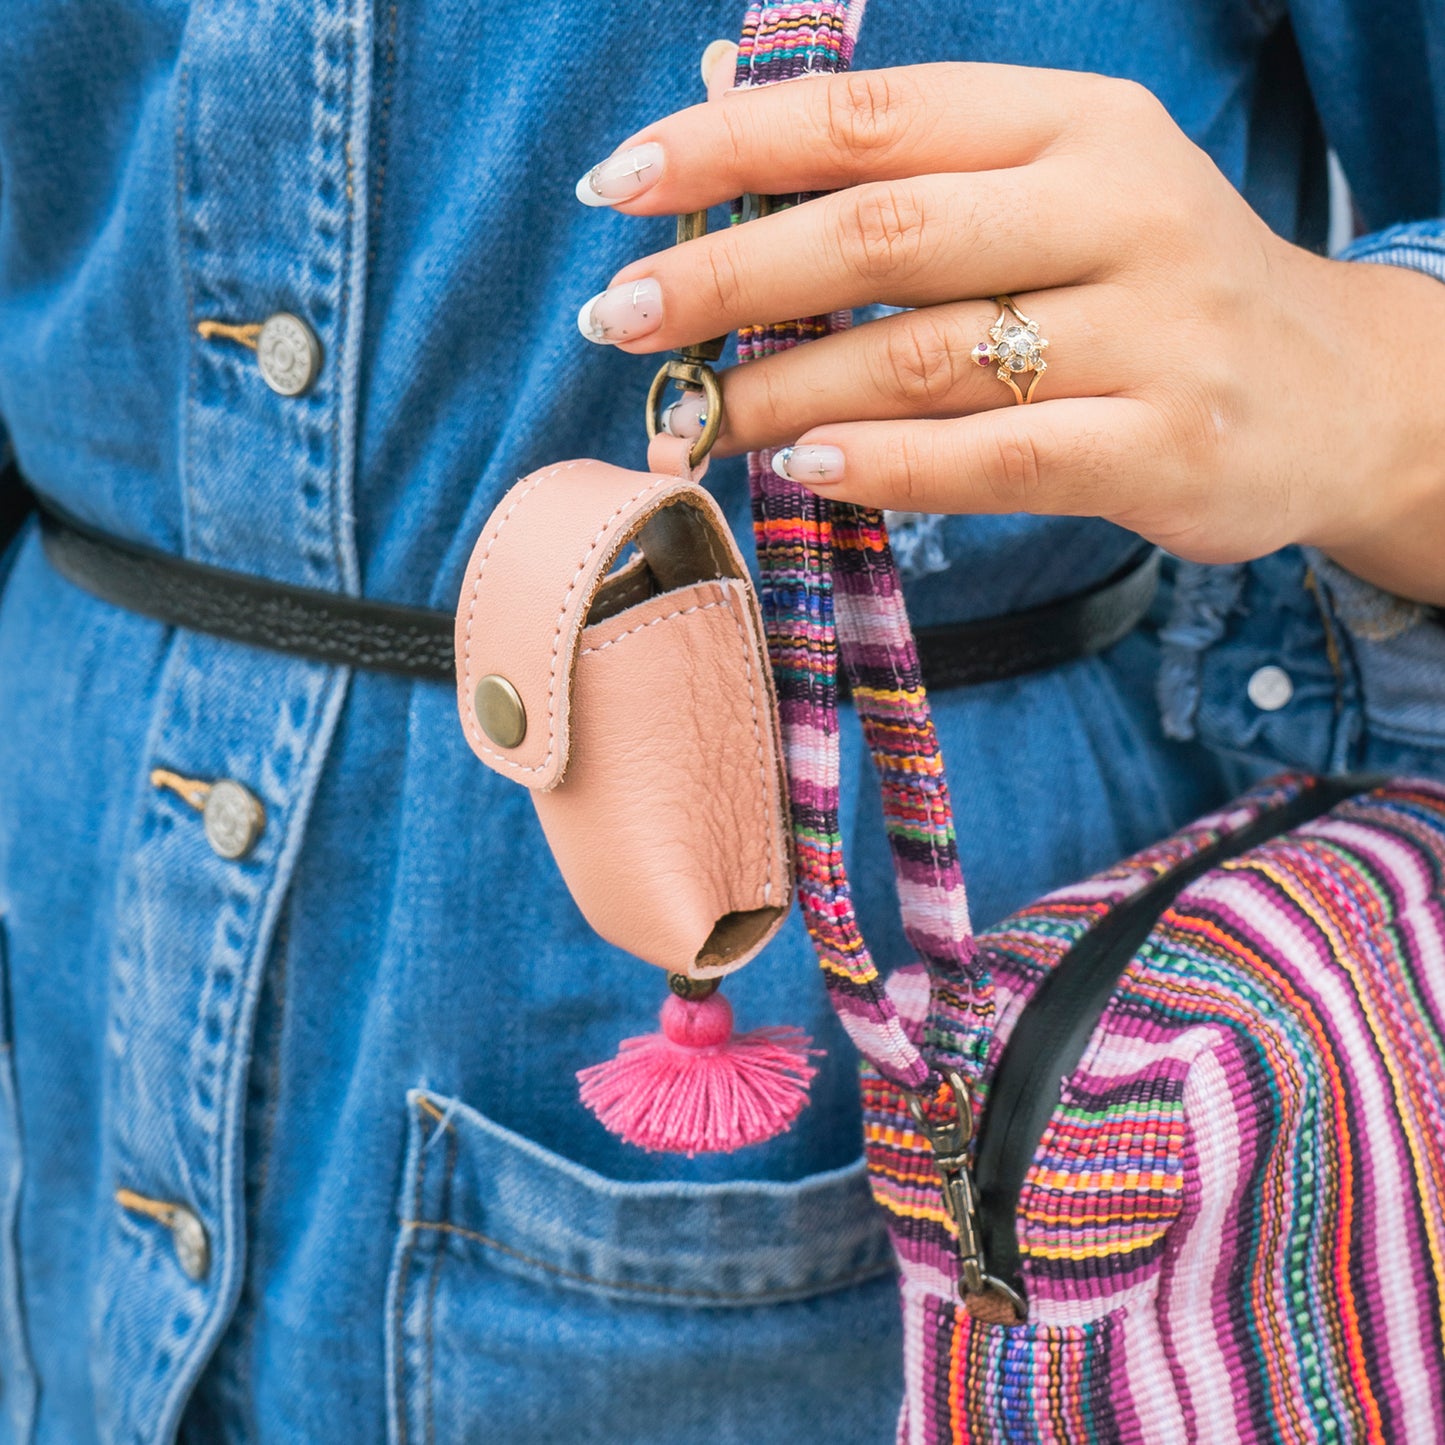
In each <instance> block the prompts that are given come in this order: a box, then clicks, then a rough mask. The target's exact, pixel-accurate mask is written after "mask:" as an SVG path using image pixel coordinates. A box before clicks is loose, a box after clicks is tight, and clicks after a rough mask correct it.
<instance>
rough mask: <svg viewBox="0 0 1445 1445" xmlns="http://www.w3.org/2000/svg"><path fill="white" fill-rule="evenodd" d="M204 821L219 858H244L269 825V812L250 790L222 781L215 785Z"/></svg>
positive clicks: (205, 809) (231, 782)
mask: <svg viewBox="0 0 1445 1445" xmlns="http://www.w3.org/2000/svg"><path fill="white" fill-rule="evenodd" d="M201 819H202V822H203V824H204V826H205V829H206V841H207V842H208V843H209V844H210V845H211V847H212V849H213V850H214V851H215V852H216V854H217V855H218V856H219V857H222V858H233V859H234V858H244V857H245V856H246V854H247V853H249V852H250V851H251V849H252V848H254V847H255V846H256V839H257V838H259V837H260V836H261V832H262V830H263V829H264V828H265V826H266V809H265V808H264V807H263V806H262V804H261V800H260V799H259V798H258V797H257V796H256V795H255V794H254V793H253V792H252V791H251V790H250V789H249V788H246V787H243V786H242V785H241V784H240V783H238V782H236V781H235V780H234V779H232V778H222V779H221V780H220V781H219V782H215V783H212V784H211V787H210V791H209V792H208V793H207V794H206V802H205V806H204V808H203V809H202V812H201Z"/></svg>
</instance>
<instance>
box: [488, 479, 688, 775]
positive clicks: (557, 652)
mask: <svg viewBox="0 0 1445 1445" xmlns="http://www.w3.org/2000/svg"><path fill="white" fill-rule="evenodd" d="M578 465H580V463H578V462H561V463H559V464H558V465H557V466H555V467H550V468H548V470H547V471H545V472H540V473H538V474H537V475H536V476H535V477H534V478H532V483H531V485H530V486H528V487H526V488H524V489H523V490H522V491H521V492H520V493H519V495H518V496H517V497H516V499H515V500H514V501H513V503H512V505H511V506H510V507H508V508H507V511H506V513H505V514H504V515H503V517H502V520H501V521H500V522H499V523H498V524H497V530H496V531H495V532H494V533H493V534H492V537H491V540H490V541H489V542H488V543H487V546H486V550H485V551H484V552H483V553H482V557H481V560H480V561H479V562H478V563H477V574H476V578H475V580H474V581H473V583H472V600H471V603H470V605H469V606H468V608H467V628H466V644H465V646H464V649H463V656H464V665H463V675H464V677H465V690H466V696H465V697H463V699H462V703H463V710H464V714H465V715H466V727H467V732H468V733H469V734H470V736H471V737H472V739H473V741H474V742H475V743H476V745H477V747H478V749H479V750H480V751H481V752H483V753H485V754H486V756H487V757H488V758H490V759H492V761H493V762H495V763H496V764H497V766H498V767H500V768H502V769H504V770H505V771H507V772H509V773H513V774H527V773H540V772H545V771H546V769H547V768H548V767H550V766H551V763H552V759H553V758H554V757H555V756H556V755H557V673H558V663H559V661H560V660H561V651H562V638H563V625H564V624H565V622H566V621H567V609H568V606H569V604H570V603H571V600H572V594H573V593H574V592H575V591H576V590H577V584H578V583H579V582H580V581H581V580H582V578H583V576H584V575H585V574H586V571H587V568H588V564H589V563H590V562H591V560H592V558H593V557H594V556H595V555H596V553H597V549H598V548H599V547H601V546H602V544H603V543H604V542H605V541H606V540H607V538H608V537H609V535H610V534H611V532H612V528H613V524H614V523H615V522H616V521H617V519H618V518H619V517H621V516H623V515H625V514H626V513H627V511H628V510H629V509H630V508H632V507H635V506H636V505H637V503H638V502H640V501H641V500H642V499H643V498H644V497H645V496H646V495H647V494H648V493H649V492H654V491H659V490H661V489H663V488H666V487H672V486H676V485H677V479H676V478H675V477H659V476H652V477H649V478H648V484H647V485H646V486H645V487H643V488H642V489H641V490H640V491H638V492H635V493H634V494H633V495H632V496H630V497H629V498H628V499H627V500H626V501H625V502H623V503H622V504H621V505H620V506H619V507H618V508H617V510H616V511H614V512H613V513H612V515H611V516H610V517H608V519H607V520H606V521H605V522H604V523H603V524H602V526H601V527H600V528H599V529H598V531H597V534H596V536H594V537H593V538H592V541H591V544H590V545H589V546H588V548H587V551H586V553H585V554H584V555H583V557H582V560H581V562H580V563H579V564H578V567H577V571H576V572H575V573H574V574H573V576H572V581H571V582H570V583H569V584H568V587H567V591H566V593H565V594H564V596H563V598H562V606H561V609H560V610H559V611H558V613H557V626H556V629H555V631H554V632H553V634H552V662H551V669H550V672H549V675H548V680H547V751H546V754H545V755H544V756H543V758H542V761H541V762H540V763H534V764H530V765H528V764H524V763H517V762H513V761H512V759H511V758H508V757H504V756H503V755H502V754H501V753H499V752H497V751H496V750H495V749H494V748H491V747H489V746H488V745H487V742H486V740H485V735H484V734H483V733H482V731H481V729H480V728H478V727H477V726H476V723H475V721H474V719H473V718H472V717H471V715H470V710H469V709H468V708H467V707H466V704H467V702H468V700H469V699H470V697H471V692H472V687H473V682H472V628H473V624H474V622H475V619H476V612H477V602H478V600H479V594H480V592H481V586H482V577H483V575H484V573H485V571H486V566H487V560H488V558H489V557H490V556H491V555H492V549H493V548H494V547H495V546H496V545H497V540H498V538H500V537H501V535H502V531H503V529H504V528H505V527H506V525H507V523H508V522H510V521H511V519H512V516H513V514H514V513H515V512H516V510H517V508H518V507H520V506H521V505H522V503H523V502H524V501H525V500H526V499H527V498H528V497H529V496H531V495H532V493H533V492H535V491H536V490H537V488H538V487H539V486H541V485H542V483H543V482H545V481H548V480H550V479H551V478H552V477H555V476H556V475H557V474H558V473H559V472H565V471H570V470H571V469H572V468H573V467H575V466H578Z"/></svg>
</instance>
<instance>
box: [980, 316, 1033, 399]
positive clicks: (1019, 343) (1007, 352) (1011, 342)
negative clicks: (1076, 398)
mask: <svg viewBox="0 0 1445 1445" xmlns="http://www.w3.org/2000/svg"><path fill="white" fill-rule="evenodd" d="M993 299H994V302H995V304H996V305H997V306H998V320H997V321H995V322H994V323H993V325H992V326H990V327H989V328H988V334H989V338H990V339H989V340H987V341H980V342H979V343H978V345H977V346H975V347H974V348H973V359H974V360H975V361H976V362H977V363H978V364H979V365H980V366H992V365H994V364H995V363H997V364H998V370H997V371H996V372H995V373H994V375H995V376H996V377H998V379H999V380H1000V381H1001V382H1003V383H1004V384H1005V385H1006V386H1007V387H1008V389H1009V390H1010V391H1011V392H1013V394H1014V401H1015V402H1016V403H1017V404H1018V405H1020V406H1022V405H1023V404H1024V403H1025V402H1030V401H1032V400H1033V399H1034V388H1035V387H1036V386H1037V385H1038V384H1039V377H1040V376H1042V375H1043V374H1044V372H1045V371H1047V370H1048V365H1049V364H1048V362H1047V361H1045V360H1044V348H1045V347H1046V346H1047V345H1048V344H1049V343H1048V339H1047V338H1046V337H1043V336H1040V335H1039V324H1038V322H1037V321H1030V320H1029V318H1028V317H1027V316H1025V315H1024V314H1023V312H1022V311H1020V310H1019V309H1018V307H1017V306H1015V305H1014V303H1013V298H1012V297H1009V296H995V297H994V298H993ZM1010 313H1012V315H1013V319H1012V320H1010V319H1009V316H1010ZM1027 371H1031V372H1033V379H1032V380H1031V381H1030V382H1029V384H1028V390H1027V391H1020V390H1019V384H1018V381H1017V380H1016V379H1015V378H1017V377H1021V376H1022V375H1023V374H1024V373H1025V372H1027Z"/></svg>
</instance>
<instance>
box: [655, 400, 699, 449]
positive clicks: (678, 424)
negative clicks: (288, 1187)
mask: <svg viewBox="0 0 1445 1445" xmlns="http://www.w3.org/2000/svg"><path fill="white" fill-rule="evenodd" d="M706 425H707V399H706V398H705V397H701V396H695V395H692V394H689V395H687V396H684V397H683V398H682V399H681V400H680V401H675V402H673V404H672V405H671V406H669V407H664V408H663V412H662V429H663V431H665V432H666V433H667V434H668V435H669V436H674V437H683V438H684V439H685V440H687V441H696V440H697V439H698V437H700V436H701V435H702V431H703V428H704V427H705V426H706Z"/></svg>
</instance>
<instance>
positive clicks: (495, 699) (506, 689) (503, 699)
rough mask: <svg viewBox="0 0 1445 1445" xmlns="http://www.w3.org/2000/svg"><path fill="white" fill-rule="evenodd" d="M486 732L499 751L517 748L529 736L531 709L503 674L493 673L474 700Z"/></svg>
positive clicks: (473, 703)
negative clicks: (528, 710) (528, 717)
mask: <svg viewBox="0 0 1445 1445" xmlns="http://www.w3.org/2000/svg"><path fill="white" fill-rule="evenodd" d="M472 706H473V707H474V708H475V709H476V714H477V721H478V722H479V723H480V724H481V727H482V731H483V732H484V733H486V735H487V736H488V737H489V738H491V740H492V741H493V742H494V743H496V745H497V746H498V747H499V748H514V747H516V746H517V744H518V743H520V742H521V741H522V739H523V738H524V737H526V736H527V709H526V708H525V707H523V706H522V699H521V696H520V694H519V693H518V692H517V689H516V688H515V687H513V686H512V684H511V683H510V682H508V681H507V679H506V678H505V677H502V676H501V675H500V674H499V673H495V672H489V673H488V674H487V675H486V676H485V677H484V678H483V679H482V680H481V681H480V682H479V683H478V684H477V690H476V692H475V693H474V694H473V696H472Z"/></svg>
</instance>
